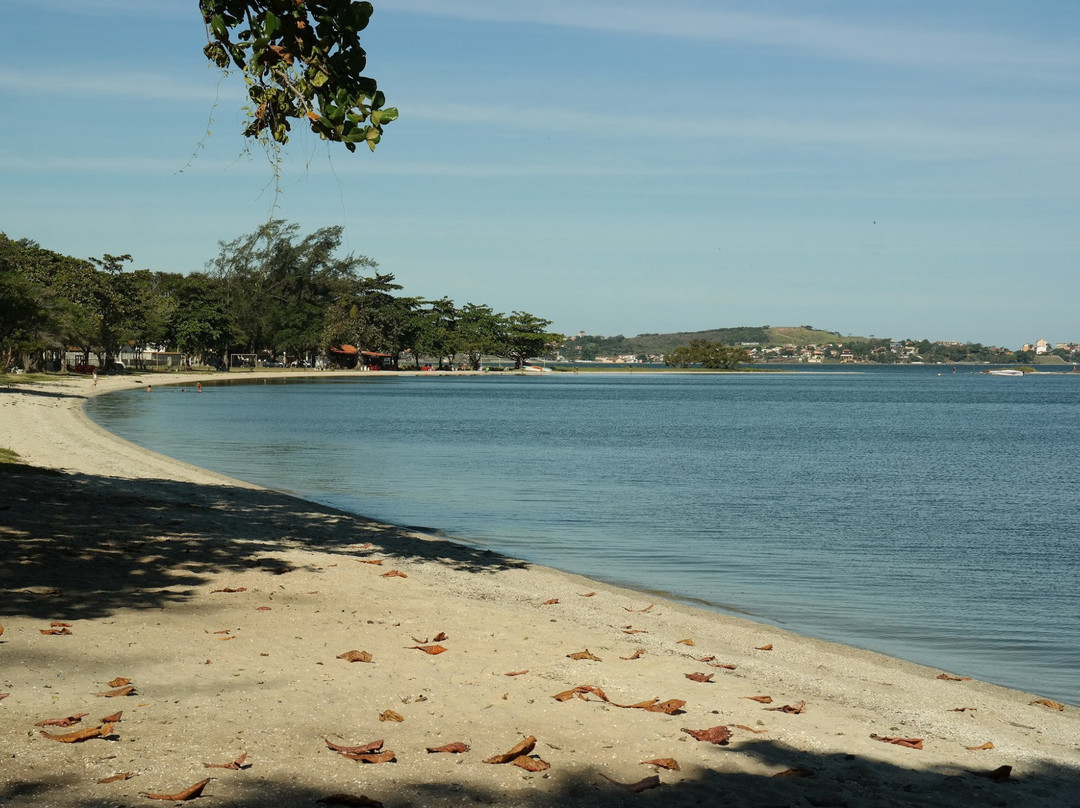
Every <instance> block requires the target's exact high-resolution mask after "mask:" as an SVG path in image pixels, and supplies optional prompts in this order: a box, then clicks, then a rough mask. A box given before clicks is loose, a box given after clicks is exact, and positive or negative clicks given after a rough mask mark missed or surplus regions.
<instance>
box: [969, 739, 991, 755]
mask: <svg viewBox="0 0 1080 808" xmlns="http://www.w3.org/2000/svg"><path fill="white" fill-rule="evenodd" d="M964 748H965V749H967V750H968V751H971V752H981V751H982V750H984V749H993V748H994V742H993V741H987V742H986V743H984V744H982V745H981V746H966V747H964Z"/></svg>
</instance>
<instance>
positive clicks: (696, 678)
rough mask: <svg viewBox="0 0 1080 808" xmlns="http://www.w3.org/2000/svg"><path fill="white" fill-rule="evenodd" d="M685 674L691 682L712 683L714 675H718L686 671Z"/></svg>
mask: <svg viewBox="0 0 1080 808" xmlns="http://www.w3.org/2000/svg"><path fill="white" fill-rule="evenodd" d="M683 676H685V677H686V678H687V679H689V680H690V681H691V682H707V683H710V684H711V683H712V680H713V677H714V676H716V674H715V673H684V674H683Z"/></svg>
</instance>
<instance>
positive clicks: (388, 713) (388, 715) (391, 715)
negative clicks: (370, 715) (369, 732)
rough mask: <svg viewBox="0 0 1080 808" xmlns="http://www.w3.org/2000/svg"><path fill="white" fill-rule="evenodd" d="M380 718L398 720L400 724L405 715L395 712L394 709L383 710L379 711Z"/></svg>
mask: <svg viewBox="0 0 1080 808" xmlns="http://www.w3.org/2000/svg"><path fill="white" fill-rule="evenodd" d="M379 720H380V721H396V722H397V723H399V724H400V723H401V722H402V721H404V720H405V717H404V716H403V715H402V714H401V713H395V712H394V711H393V710H383V711H382V712H381V713H379Z"/></svg>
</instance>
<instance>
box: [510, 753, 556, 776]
mask: <svg viewBox="0 0 1080 808" xmlns="http://www.w3.org/2000/svg"><path fill="white" fill-rule="evenodd" d="M510 763H511V764H513V765H514V766H517V767H518V768H519V769H524V770H525V771H527V772H546V771H547V770H548V769H550V768H551V764H550V763H548V762H547V761H546V760H541V759H540V758H538V757H529V756H528V755H518V756H517V757H516V758H514V759H513V760H511V761H510Z"/></svg>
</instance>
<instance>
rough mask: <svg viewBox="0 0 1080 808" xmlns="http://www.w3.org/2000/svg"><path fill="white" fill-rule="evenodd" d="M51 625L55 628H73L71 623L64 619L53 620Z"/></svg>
mask: <svg viewBox="0 0 1080 808" xmlns="http://www.w3.org/2000/svg"><path fill="white" fill-rule="evenodd" d="M49 625H50V626H52V627H53V628H71V623H65V622H63V621H62V620H53V621H52V622H51V623H49Z"/></svg>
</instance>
